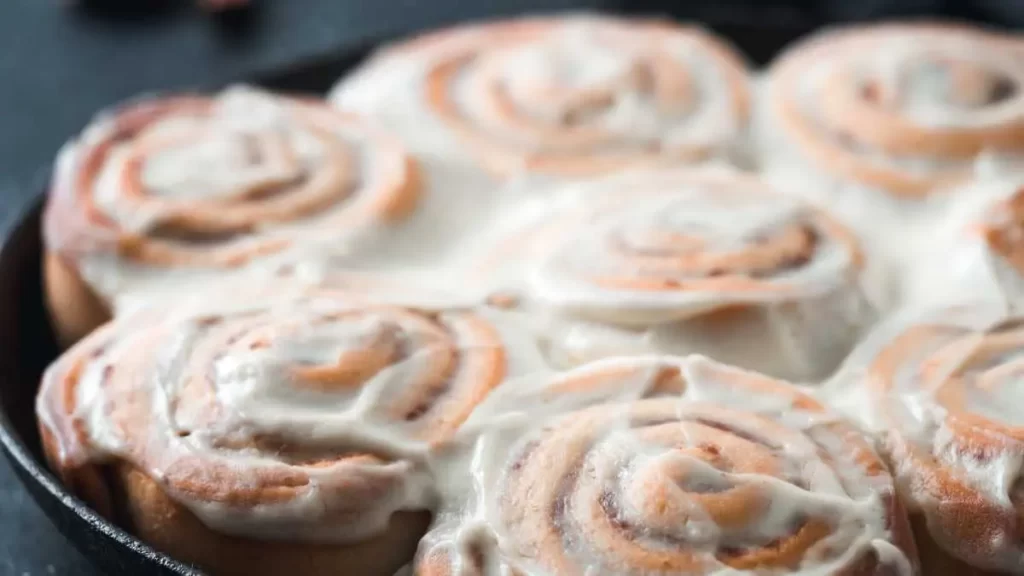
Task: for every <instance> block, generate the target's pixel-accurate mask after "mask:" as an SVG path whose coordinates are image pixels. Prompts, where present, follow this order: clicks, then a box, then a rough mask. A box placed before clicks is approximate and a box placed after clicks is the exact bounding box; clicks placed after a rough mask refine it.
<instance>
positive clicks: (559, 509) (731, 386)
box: [417, 357, 916, 576]
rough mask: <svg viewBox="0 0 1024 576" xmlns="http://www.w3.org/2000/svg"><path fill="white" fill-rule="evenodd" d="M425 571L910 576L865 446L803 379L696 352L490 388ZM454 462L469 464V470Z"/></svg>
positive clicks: (887, 497)
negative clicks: (801, 384) (773, 375)
mask: <svg viewBox="0 0 1024 576" xmlns="http://www.w3.org/2000/svg"><path fill="white" fill-rule="evenodd" d="M464 432H465V434H464V436H463V438H462V440H463V441H464V442H465V446H466V451H467V454H466V455H465V458H466V459H467V462H466V463H464V464H465V465H466V466H467V467H468V468H469V469H470V470H471V471H472V473H471V475H470V476H469V477H468V478H466V477H461V478H458V479H455V478H453V479H452V480H451V482H450V483H449V485H448V490H449V492H448V493H447V494H446V502H447V504H446V506H445V507H444V509H443V510H442V511H441V512H440V513H439V514H438V516H437V517H436V520H435V524H434V527H433V528H432V530H431V532H430V533H428V535H427V536H426V537H425V538H424V540H423V542H422V544H421V546H420V550H419V552H418V560H417V565H418V568H417V570H418V573H419V574H421V575H423V576H437V575H441V574H499V573H511V574H521V575H524V576H525V575H540V574H566V575H569V574H625V573H633V574H647V573H658V574H694V575H696V574H701V575H710V574H721V575H725V574H753V573H758V574H760V573H774V572H773V571H778V572H779V573H787V574H806V575H811V574H815V575H840V574H842V575H846V576H854V575H869V574H870V575H881V574H901V575H910V574H912V573H913V570H914V569H915V568H914V567H915V566H916V556H915V552H914V547H913V543H912V542H911V541H910V539H909V533H908V528H907V526H906V518H905V516H904V515H903V512H902V510H901V509H900V508H899V505H898V503H897V502H896V500H895V497H894V490H895V489H894V486H893V483H892V479H891V477H889V475H888V473H887V471H886V469H885V466H884V465H883V464H882V462H881V460H880V459H879V458H878V456H877V455H876V454H875V453H874V452H873V450H872V448H871V446H870V444H869V443H868V442H867V441H866V440H865V439H863V438H862V437H861V436H860V435H859V434H858V433H857V432H856V431H855V430H853V429H852V428H851V427H849V426H848V425H847V424H845V423H843V421H842V420H840V419H838V418H837V417H836V416H834V415H832V414H831V413H829V412H827V411H826V410H825V409H824V408H823V407H822V406H821V405H820V404H818V403H817V402H816V401H814V400H812V399H810V398H809V397H807V396H804V395H803V394H802V393H800V392H799V391H797V389H796V388H794V387H791V386H788V385H786V384H785V383H782V382H779V381H775V380H771V379H769V378H766V377H763V376H760V375H757V374H754V373H750V372H744V371H741V370H738V369H735V368H731V367H727V366H724V365H721V364H717V363H714V362H712V361H709V360H707V359H704V358H701V357H689V358H677V357H676V358H673V357H645V358H630V359H619V360H609V361H603V362H598V363H595V364H592V365H588V366H585V367H582V368H578V369H576V370H573V371H570V372H567V373H564V374H560V375H558V376H554V377H549V378H547V379H543V380H535V381H533V382H524V383H522V384H520V385H519V386H515V387H508V388H505V389H503V390H502V391H500V392H499V393H498V394H496V395H495V396H492V397H491V398H490V399H489V400H488V401H487V402H486V403H484V404H483V405H482V406H481V407H480V408H479V409H478V411H477V413H475V414H474V415H473V416H472V417H471V418H470V420H469V421H468V422H467V425H466V427H465V429H464ZM460 469H461V466H460Z"/></svg>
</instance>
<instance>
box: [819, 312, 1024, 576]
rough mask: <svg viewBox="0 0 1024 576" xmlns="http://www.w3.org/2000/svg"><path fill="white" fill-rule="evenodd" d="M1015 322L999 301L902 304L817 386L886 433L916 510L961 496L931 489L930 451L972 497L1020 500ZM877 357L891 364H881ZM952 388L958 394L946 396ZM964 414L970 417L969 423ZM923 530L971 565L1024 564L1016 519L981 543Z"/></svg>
mask: <svg viewBox="0 0 1024 576" xmlns="http://www.w3.org/2000/svg"><path fill="white" fill-rule="evenodd" d="M1020 321H1021V319H1020V317H1019V315H1018V311H1016V309H1015V308H1011V307H1008V305H1007V302H1006V301H1005V300H1003V301H1000V300H991V299H990V300H987V301H982V302H977V303H972V304H964V305H960V306H958V307H955V308H948V307H947V308H933V309H929V310H910V311H906V312H904V313H902V314H900V315H898V316H896V317H895V318H893V319H891V320H889V321H887V322H886V323H884V324H883V325H881V326H880V327H879V328H877V329H876V330H875V331H874V332H872V333H871V334H870V335H869V336H868V337H867V339H866V340H865V341H864V342H863V343H862V344H861V345H860V346H859V347H858V349H857V350H856V351H854V353H853V354H851V356H850V358H849V359H848V360H847V362H846V364H845V365H844V367H843V368H842V369H841V370H840V371H839V373H838V374H837V375H836V376H835V378H833V380H832V381H830V382H828V383H827V384H826V386H824V387H823V388H822V389H819V390H818V391H817V392H818V393H819V394H821V395H822V397H824V398H826V399H828V400H829V401H830V402H831V403H832V404H833V405H834V406H836V407H837V408H839V409H840V410H841V411H843V412H844V413H845V414H846V415H847V416H849V417H851V418H852V419H854V420H856V421H858V422H860V423H861V424H862V425H863V426H864V427H865V428H867V429H868V430H872V431H875V432H878V433H880V435H881V436H882V437H883V438H886V439H887V440H886V442H885V445H886V446H887V449H888V450H889V451H890V453H891V458H892V463H893V467H894V470H893V472H894V474H895V476H896V477H897V481H898V482H899V483H900V486H901V492H900V495H901V496H902V497H903V498H904V500H905V502H906V503H907V505H908V506H909V507H910V508H911V509H912V510H918V511H922V512H923V513H924V514H925V515H926V516H931V515H932V514H933V513H937V511H939V510H942V509H943V508H942V507H951V506H958V505H963V504H961V502H960V498H958V497H956V496H955V495H954V496H951V495H948V494H945V495H944V494H942V493H939V494H936V492H935V491H934V489H933V488H930V486H932V485H933V483H934V481H933V479H932V472H930V471H929V470H928V469H926V468H922V466H925V465H926V464H922V462H930V461H931V460H932V459H934V461H935V465H937V466H942V467H943V468H944V469H946V470H948V471H949V474H950V478H955V479H956V480H957V481H959V482H962V483H963V485H964V486H967V487H969V488H970V489H971V490H973V491H976V493H977V495H976V497H977V498H978V499H980V500H982V501H985V502H988V503H990V504H991V506H993V507H996V508H999V509H1002V510H1004V512H1003V513H1005V514H1007V515H1008V516H1010V517H1016V514H1017V512H1016V506H1019V500H1011V495H1012V494H1014V493H1015V492H1016V491H1018V490H1019V488H1018V482H1019V481H1020V479H1021V476H1022V470H1024V468H1022V465H1024V442H1022V441H1021V440H1020V438H1021V434H1020V426H1021V425H1022V424H1024V420H1022V419H1021V416H1020V410H1019V406H1020V405H1021V403H1022V402H1024V388H1022V386H1021V380H1022V378H1021V375H1022V368H1021V366H1022V365H1024V333H1022V331H1021V328H1020V325H1019V324H1018V323H1019V322H1020ZM915 334H916V335H917V337H916V338H914V335H915ZM912 338H914V339H912ZM883 359H884V361H885V362H888V363H892V367H891V369H886V368H884V366H883V365H882V364H880V363H881V362H882V361H883ZM957 390H959V391H961V393H960V394H959V395H955V396H946V395H947V394H950V392H951V391H953V392H955V391H957ZM967 417H969V418H973V419H975V420H971V422H973V423H972V424H971V425H970V426H969V427H967V428H965V423H964V422H965V421H964V418H967ZM954 421H955V422H959V424H958V425H957V428H953V427H952V424H951V422H954ZM985 422H988V424H986V423H985ZM979 443H984V446H980V445H979ZM927 465H929V466H930V465H931V464H927ZM974 497H975V496H974V495H972V496H971V498H974ZM964 498H966V497H964ZM969 502H974V500H970V501H969ZM977 507H978V506H976V508H977ZM968 508H970V506H968ZM979 513H980V512H979ZM929 530H930V532H931V534H932V536H933V537H934V538H935V539H936V541H938V542H939V543H940V544H941V545H942V546H944V547H946V548H947V549H949V550H951V551H952V552H953V554H954V555H956V556H958V557H961V558H963V559H964V560H966V561H967V562H969V563H971V564H972V565H975V566H979V567H986V568H990V569H999V570H1004V571H1011V572H1012V571H1017V570H1020V569H1021V567H1024V548H1022V547H1021V546H1020V544H1019V539H1018V536H1017V534H1016V532H1015V530H1016V529H1015V528H1013V527H1012V524H1011V525H1009V526H1006V527H999V528H996V527H993V533H992V536H993V540H992V541H991V542H989V543H987V544H980V543H978V542H964V541H963V539H962V538H958V537H957V536H955V535H954V534H953V533H951V532H947V531H946V530H945V529H944V528H943V527H942V524H941V523H935V522H932V521H929Z"/></svg>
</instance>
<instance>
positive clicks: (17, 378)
mask: <svg viewBox="0 0 1024 576" xmlns="http://www.w3.org/2000/svg"><path fill="white" fill-rule="evenodd" d="M780 24H781V23H779V22H775V23H774V27H766V26H765V24H764V23H757V24H753V25H740V24H737V23H735V22H731V23H725V24H723V25H721V26H715V27H714V28H716V29H717V31H718V32H719V33H721V34H723V35H724V36H726V37H728V38H731V39H732V40H733V41H734V42H735V43H736V44H737V45H738V46H739V47H740V48H741V49H742V50H743V51H744V52H745V54H746V55H747V57H748V58H749V59H750V60H751V61H752V62H754V63H758V64H760V63H763V62H765V61H767V60H768V59H769V58H771V56H772V55H774V54H775V53H776V52H777V51H778V49H779V48H781V47H782V46H783V45H784V44H786V43H787V42H788V41H790V40H792V39H793V38H795V37H797V36H799V35H801V34H802V33H804V32H806V30H805V29H803V26H801V25H799V24H792V23H790V24H787V25H780ZM366 52H367V49H366V48H363V49H355V50H350V51H348V52H346V53H344V54H337V55H334V56H332V57H328V58H324V59H321V60H319V61H315V62H311V63H307V64H305V65H303V66H301V67H296V68H291V69H289V70H287V71H283V72H279V73H275V74H269V75H266V76H264V77H258V78H255V79H252V80H251V82H252V83H254V84H257V85H261V86H265V87H268V88H272V89H277V90H285V91H290V92H310V93H323V92H324V91H326V90H327V89H328V88H329V87H330V85H331V84H332V83H333V82H334V81H335V80H336V79H337V78H338V77H340V76H341V75H342V73H343V72H344V71H345V70H347V69H349V68H351V67H352V66H353V65H354V64H355V63H356V62H358V61H359V60H360V59H361V58H362V56H364V55H365V54H366ZM44 173H45V174H48V170H46V171H44ZM38 190H39V191H40V194H39V197H37V198H35V199H34V200H32V201H31V202H29V203H28V205H27V206H25V207H24V208H23V210H22V211H21V213H20V214H19V215H18V217H17V218H15V219H14V220H12V221H10V222H8V223H7V225H6V226H5V227H4V229H3V230H2V232H3V234H4V237H5V238H6V241H5V242H4V244H3V247H2V250H0V444H2V446H3V448H4V450H5V452H6V453H7V456H8V458H9V459H10V460H11V462H12V464H13V468H14V470H15V472H16V473H17V475H18V477H19V478H20V479H21V481H22V483H24V485H25V487H26V488H27V490H28V492H29V493H30V494H31V495H32V496H33V498H35V500H36V502H37V503H38V504H39V506H40V508H42V510H43V511H44V512H45V513H46V514H47V516H49V517H50V519H51V520H52V521H53V523H54V525H55V526H56V527H57V529H58V530H59V531H60V532H61V533H62V534H64V536H65V537H66V538H68V540H70V541H71V542H72V543H74V545H75V546H77V547H78V549H79V550H81V551H82V553H83V554H85V555H86V556H87V557H88V558H90V559H91V560H92V561H93V562H94V563H95V564H96V565H97V566H98V567H99V568H100V569H102V570H103V571H104V572H106V573H108V574H115V575H117V574H125V575H135V574H173V575H199V574H200V572H199V571H198V570H196V569H195V568H192V567H190V566H187V565H185V564H182V563H180V562H177V561H175V560H173V559H171V558H169V557H168V556H166V555H164V554H161V553H159V552H157V551H155V550H153V549H152V548H150V547H149V546H147V545H145V544H143V543H142V542H140V541H139V540H137V539H136V538H135V537H133V536H132V535H131V534H129V533H127V532H125V531H124V530H122V529H120V528H118V527H117V526H115V525H114V524H111V523H110V522H108V521H106V520H105V519H104V518H102V517H100V516H99V515H98V514H96V513H95V512H93V511H92V510H91V509H90V508H89V507H88V506H86V505H85V504H84V503H82V502H81V501H80V500H78V499H77V498H76V497H74V496H72V495H71V494H70V493H69V492H68V491H67V490H65V488H64V487H63V486H62V485H61V484H60V482H58V481H57V479H56V478H55V477H54V476H53V475H51V474H50V472H49V471H48V470H47V469H46V464H45V462H44V460H43V457H42V452H41V449H40V443H39V433H38V430H37V428H36V420H35V409H34V408H35V394H36V390H37V389H38V386H39V379H40V376H41V374H42V372H43V370H44V369H45V368H46V366H47V365H48V364H49V363H50V362H51V361H52V360H53V359H54V358H56V356H57V346H56V344H55V341H54V336H53V331H52V328H51V326H50V324H49V320H48V318H47V314H46V311H45V309H44V308H43V301H42V293H43V291H42V280H41V267H40V264H41V261H42V258H41V256H42V246H41V241H40V221H39V220H40V214H41V212H42V204H43V201H42V196H43V194H44V193H45V190H46V180H45V178H44V179H42V180H41V181H40V182H39V186H38Z"/></svg>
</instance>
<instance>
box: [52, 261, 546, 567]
mask: <svg viewBox="0 0 1024 576" xmlns="http://www.w3.org/2000/svg"><path fill="white" fill-rule="evenodd" d="M346 282H347V281H346ZM364 285H365V284H364ZM378 285H379V284H378ZM357 286H359V283H358V282H347V283H345V284H344V285H343V287H342V288H341V289H339V288H337V287H336V286H333V285H326V284H320V285H312V284H305V283H299V282H295V281H293V280H291V279H289V280H282V281H280V282H277V283H274V282H270V281H267V282H265V283H264V285H263V286H261V287H254V286H251V285H250V286H249V288H248V289H244V288H242V289H231V290H217V291H214V292H212V293H207V296H208V298H204V299H202V300H203V301H202V302H201V303H200V301H199V299H197V300H196V301H195V302H189V303H187V304H186V303H183V304H181V305H179V306H177V307H175V308H172V309H170V310H168V309H167V308H166V307H161V309H159V310H158V309H147V310H144V311H140V312H136V313H135V314H131V315H128V316H126V317H122V318H119V319H117V320H115V321H114V322H112V323H110V324H107V325H106V326H104V327H101V328H100V329H98V330H97V331H95V332H94V333H92V334H91V335H89V336H88V337H87V338H85V339H84V340H82V341H81V342H79V343H78V344H77V345H75V346H73V347H72V348H71V349H70V350H69V351H68V352H66V353H65V354H64V355H63V356H62V357H60V358H59V359H58V360H57V361H56V362H55V363H54V364H53V365H52V366H51V367H50V368H49V369H48V370H47V371H46V373H45V375H44V378H43V382H42V387H41V390H40V392H39V396H38V400H37V412H38V416H39V423H40V430H41V435H42V439H43V446H44V450H45V453H46V456H47V458H48V460H49V462H50V464H51V467H52V469H53V470H54V471H55V472H56V473H57V475H58V476H59V477H60V478H61V479H62V480H63V482H64V483H65V484H66V485H67V486H68V487H69V488H70V489H71V490H72V491H73V492H74V493H75V494H77V495H78V496H80V497H81V498H83V499H84V500H85V501H86V502H88V503H89V504H90V505H92V506H93V507H94V508H95V509H96V510H98V511H99V512H100V513H102V514H103V515H105V516H107V517H108V518H111V519H113V520H115V521H116V522H118V523H120V524H122V525H123V526H125V527H126V528H127V529H129V530H130V531H132V532H134V533H135V534H137V535H138V536H139V537H140V538H141V539H143V540H145V541H147V542H149V543H151V544H152V545H153V546H154V547H156V548H157V549H160V550H162V551H164V552H167V553H169V554H170V555H172V556H173V557H175V558H178V559H180V560H182V561H185V562H188V563H193V564H195V565H197V566H200V567H202V568H203V569H205V570H208V571H210V573H212V574H239V575H243V574H244V575H264V574H266V575H278V574H289V575H291V574H303V575H311V574H337V573H338V570H339V566H343V567H344V571H345V573H346V574H392V573H394V571H395V570H396V569H398V568H399V567H400V566H401V565H403V564H405V563H407V562H409V561H410V560H411V558H412V556H413V553H414V550H415V547H416V544H417V541H418V539H419V538H420V537H421V536H422V534H423V532H424V530H425V529H426V526H427V523H428V522H429V517H430V512H429V511H430V509H431V508H432V507H433V506H434V505H435V504H436V497H437V491H436V486H435V482H434V478H433V472H432V471H431V469H430V465H429V462H430V456H431V452H432V451H433V450H434V447H435V446H436V445H438V444H439V443H443V442H445V441H446V440H447V439H448V438H450V437H451V435H452V434H453V433H454V432H455V430H456V429H457V428H458V427H459V426H460V425H461V424H462V422H463V421H464V420H465V418H466V417H467V416H468V414H469V413H470V411H471V410H472V409H473V408H474V407H475V406H476V405H477V404H478V403H479V402H480V401H481V400H482V399H483V398H485V397H486V396H487V395H488V394H489V393H490V392H491V390H492V389H494V388H495V387H496V386H498V385H499V384H500V383H502V382H503V381H504V380H506V379H508V378H512V377H515V376H517V375H519V374H521V373H526V372H530V371H533V370H538V369H542V368H543V366H541V365H540V364H534V363H532V359H534V358H536V356H531V355H530V354H529V350H528V349H527V344H529V342H530V341H529V339H528V338H526V337H522V338H521V337H520V332H519V331H518V328H517V324H516V323H515V322H513V321H511V320H510V319H509V318H507V317H506V316H504V315H502V314H501V313H499V312H497V311H495V310H492V309H488V308H486V307H482V306H477V307H467V306H464V305H454V304H453V305H444V306H442V305H440V304H437V305H433V306H430V307H426V306H425V305H422V304H420V303H416V304H415V305H406V304H404V303H403V302H402V301H401V300H399V299H398V298H397V295H398V294H400V290H393V291H392V292H391V293H389V294H387V297H386V298H381V297H380V295H379V294H374V295H372V297H371V295H365V294H362V295H360V294H358V293H357V292H356V291H354V290H355V289H356V287H357Z"/></svg>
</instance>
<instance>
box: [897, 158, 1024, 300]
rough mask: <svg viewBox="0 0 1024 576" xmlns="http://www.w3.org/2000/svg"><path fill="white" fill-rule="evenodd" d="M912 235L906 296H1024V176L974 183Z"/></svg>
mask: <svg viewBox="0 0 1024 576" xmlns="http://www.w3.org/2000/svg"><path fill="white" fill-rule="evenodd" d="M952 200H953V201H952V202H949V203H948V205H947V206H945V207H944V208H945V209H944V210H942V211H941V212H937V213H935V214H933V215H931V217H929V218H927V219H924V220H922V222H921V223H920V224H919V225H918V226H917V228H916V229H914V233H913V234H910V235H909V236H911V237H910V238H909V240H910V245H911V246H912V251H911V253H910V257H909V258H908V259H907V262H906V266H905V270H904V274H905V275H906V276H907V278H906V280H905V285H906V288H905V292H906V293H905V295H904V300H905V301H906V302H908V303H911V304H915V305H921V304H925V303H931V304H932V305H935V304H946V305H948V304H950V303H957V302H963V301H972V300H979V299H980V300H991V301H994V302H1000V301H1008V302H1012V301H1015V300H1020V298H1021V297H1024V179H1021V178H1019V177H1018V178H1005V179H1001V180H998V181H992V182H972V183H971V184H969V185H967V186H965V187H963V189H962V190H961V191H959V192H958V193H957V194H956V196H955V198H953V199H952Z"/></svg>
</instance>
